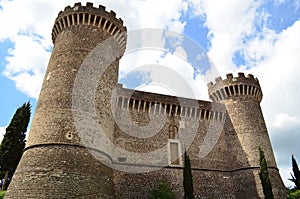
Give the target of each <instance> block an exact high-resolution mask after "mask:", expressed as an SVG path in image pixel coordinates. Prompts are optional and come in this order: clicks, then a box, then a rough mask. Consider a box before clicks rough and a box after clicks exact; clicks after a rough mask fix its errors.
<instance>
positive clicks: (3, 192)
mask: <svg viewBox="0 0 300 199" xmlns="http://www.w3.org/2000/svg"><path fill="white" fill-rule="evenodd" d="M5 192H6V191H0V199H3V198H4V194H5Z"/></svg>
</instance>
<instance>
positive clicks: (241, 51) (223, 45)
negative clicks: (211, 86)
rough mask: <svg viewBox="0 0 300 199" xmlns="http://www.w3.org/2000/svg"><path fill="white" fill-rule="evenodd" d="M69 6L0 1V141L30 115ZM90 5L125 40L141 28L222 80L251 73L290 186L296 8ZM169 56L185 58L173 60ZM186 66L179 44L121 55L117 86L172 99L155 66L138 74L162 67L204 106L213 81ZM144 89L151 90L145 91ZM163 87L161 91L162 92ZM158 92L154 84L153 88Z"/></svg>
mask: <svg viewBox="0 0 300 199" xmlns="http://www.w3.org/2000/svg"><path fill="white" fill-rule="evenodd" d="M75 2H76V1H73V0H66V1H50V0H26V1H22V0H10V1H8V0H0V23H1V26H2V28H1V30H0V86H1V90H0V91H1V92H0V102H1V103H0V113H1V114H0V133H1V134H3V133H4V129H5V126H6V125H8V123H9V121H10V119H11V117H12V115H13V113H14V112H15V110H16V109H17V108H18V107H19V106H20V105H21V104H23V103H24V102H27V101H30V102H31V104H32V108H33V110H34V109H35V105H36V101H37V99H38V94H39V90H40V88H41V84H42V80H43V76H44V73H45V70H46V67H47V63H48V60H49V57H50V51H51V48H52V43H51V29H52V25H53V22H54V20H55V17H56V16H57V13H58V12H59V11H60V10H62V9H63V8H64V7H65V6H66V5H69V4H70V5H73V4H74V3H75ZM84 2H85V1H84ZM91 2H94V4H96V5H98V4H103V5H105V6H107V8H108V10H110V9H112V10H114V11H115V12H116V13H117V15H118V16H119V17H122V19H123V21H124V22H125V25H126V26H127V28H128V32H129V33H130V32H131V31H133V30H135V29H141V28H157V29H164V30H170V31H175V32H177V33H178V34H179V35H183V36H184V38H188V40H189V41H193V42H195V43H197V45H199V46H201V47H202V48H203V50H204V51H205V52H207V55H208V57H209V59H210V60H211V61H212V62H213V63H214V65H215V67H216V68H217V71H218V73H219V74H220V75H221V76H222V77H223V78H224V77H225V75H226V74H227V73H234V74H235V75H236V74H237V72H245V73H252V74H253V75H254V76H256V77H258V79H259V80H260V84H261V87H262V89H263V93H264V99H263V101H262V104H261V105H262V109H263V112H264V115H265V120H266V123H267V127H268V130H269V134H270V138H271V142H272V144H273V149H274V152H275V155H276V160H277V163H278V167H279V169H280V172H281V174H282V177H283V180H284V182H285V184H286V185H291V183H289V182H288V180H287V178H289V177H290V176H289V172H290V167H291V160H290V159H291V155H292V154H294V155H295V157H296V159H297V160H298V162H300V150H299V144H298V143H297V140H298V137H299V129H300V108H299V106H298V102H299V101H300V90H299V89H300V83H299V79H300V72H298V71H299V70H298V67H299V66H300V59H299V57H300V37H299V35H300V1H298V0H269V1H267V0H228V1H218V0H207V1H206V0H165V1H158V0H143V1H141V0H128V1H126V2H125V1H124V0H114V1H109V0H103V1H91ZM182 44H184V42H183V43H182ZM170 46H171V45H170ZM170 46H169V47H170ZM173 47H174V46H173ZM174 53H178V54H179V55H182V56H183V57H185V58H186V59H185V60H184V59H179V60H177V59H174ZM172 55H173V56H172ZM193 59H195V55H193V53H192V51H190V52H188V51H187V50H186V48H184V45H181V46H180V45H177V46H175V47H174V48H173V49H172V50H170V51H166V52H161V51H159V52H148V51H145V52H143V53H141V52H138V53H128V54H125V56H124V57H123V59H122V60H121V64H120V77H119V82H120V83H123V84H124V86H126V87H129V88H133V89H134V88H139V89H141V90H147V91H152V92H154V91H155V92H156V91H157V92H162V93H167V94H172V92H171V90H172V91H174V90H176V88H169V85H168V84H167V81H166V80H165V79H164V78H162V75H161V74H159V73H158V71H157V70H156V68H155V67H152V68H151V69H149V68H145V67H143V66H145V65H149V64H152V65H163V66H166V67H169V68H171V69H172V70H173V71H175V72H176V74H180V75H181V77H182V78H183V79H184V80H185V81H186V82H187V83H188V84H189V85H190V86H191V88H192V89H193V90H199V91H200V92H197V93H196V94H195V97H196V98H198V99H205V100H206V99H208V96H207V90H206V83H207V80H210V79H211V78H212V77H210V78H208V77H204V75H203V74H201V73H195V70H194V69H193V67H191V65H189V63H186V62H189V61H191V60H193ZM202 70H205V69H204V68H202ZM166 73H167V71H166ZM175 76H176V75H175ZM203 80H204V81H203ZM168 81H170V82H172V81H175V80H172V79H170V80H168ZM151 82H155V83H156V84H155V85H154V84H153V85H151ZM163 84H165V85H167V87H166V88H163V86H162V85H163ZM157 85H161V86H160V88H159V86H157ZM179 90H180V89H179ZM177 91H178V90H176V92H175V94H178V95H182V96H185V95H186V93H185V92H184V91H182V92H180V91H178V92H177ZM187 97H189V96H187Z"/></svg>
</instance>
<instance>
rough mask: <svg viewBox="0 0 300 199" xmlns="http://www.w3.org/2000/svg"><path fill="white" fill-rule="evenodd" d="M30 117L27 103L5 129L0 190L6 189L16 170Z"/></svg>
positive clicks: (0, 162)
mask: <svg viewBox="0 0 300 199" xmlns="http://www.w3.org/2000/svg"><path fill="white" fill-rule="evenodd" d="M30 115H31V105H30V103H29V102H27V103H24V104H23V105H22V106H21V107H19V108H18V109H17V110H16V112H15V114H14V116H13V118H12V120H11V122H10V124H9V125H8V127H7V128H6V133H5V135H4V137H3V140H2V142H1V145H0V168H1V171H3V172H5V175H4V179H3V184H2V190H6V189H7V187H8V178H9V176H12V175H13V173H14V171H15V170H16V168H17V165H18V163H19V161H20V159H21V156H22V153H23V150H24V147H25V142H26V140H25V136H26V135H25V133H26V131H27V127H28V123H29V120H30Z"/></svg>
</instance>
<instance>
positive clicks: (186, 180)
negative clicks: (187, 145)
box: [183, 151, 194, 199]
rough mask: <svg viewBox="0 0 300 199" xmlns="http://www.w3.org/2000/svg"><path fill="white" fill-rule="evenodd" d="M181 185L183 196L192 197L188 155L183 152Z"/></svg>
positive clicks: (192, 189)
mask: <svg viewBox="0 0 300 199" xmlns="http://www.w3.org/2000/svg"><path fill="white" fill-rule="evenodd" d="M183 187H184V198H187V199H194V187H193V176H192V170H191V162H190V157H189V156H188V154H187V153H186V151H185V152H184V167H183Z"/></svg>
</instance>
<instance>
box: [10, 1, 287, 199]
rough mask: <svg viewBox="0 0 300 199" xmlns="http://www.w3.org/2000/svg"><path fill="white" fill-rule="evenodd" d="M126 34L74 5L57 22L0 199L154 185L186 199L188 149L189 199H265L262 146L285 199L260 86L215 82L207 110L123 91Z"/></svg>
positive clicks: (135, 190)
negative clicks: (23, 141)
mask: <svg viewBox="0 0 300 199" xmlns="http://www.w3.org/2000/svg"><path fill="white" fill-rule="evenodd" d="M126 32H127V30H126V27H125V26H123V21H122V20H121V19H118V18H116V14H115V13H114V12H113V11H110V12H107V11H106V10H105V7H103V6H101V5H100V6H99V7H98V8H95V7H93V4H92V3H87V4H86V5H85V6H83V5H81V4H80V3H76V4H75V5H74V6H73V7H70V6H68V7H66V8H65V10H64V11H62V12H60V13H59V14H58V17H57V19H56V20H55V23H54V27H53V31H52V39H53V44H54V47H53V51H52V55H51V58H50V61H49V65H48V68H47V71H46V74H45V78H44V82H43V86H42V90H41V93H40V96H39V100H38V104H37V107H36V111H35V114H34V119H33V122H32V126H31V130H30V134H29V138H28V141H27V145H26V148H25V151H24V154H23V156H22V159H21V161H20V163H19V165H18V168H17V170H16V172H15V175H14V177H13V179H12V182H11V184H10V186H9V189H8V191H7V193H6V195H5V198H105V199H106V198H122V199H126V198H128V199H131V198H148V196H149V192H150V190H151V189H153V188H154V187H155V186H157V185H158V183H159V182H167V183H168V184H169V185H170V187H171V189H172V191H173V192H174V193H175V198H183V196H184V191H183V169H182V168H183V166H184V165H183V157H182V153H183V152H184V150H187V153H188V154H189V156H190V159H191V167H192V175H193V182H194V195H195V198H216V199H217V198H220V199H224V198H237V199H239V198H251V199H252V198H264V196H263V192H262V186H261V182H260V179H259V152H258V148H259V147H261V148H262V149H263V150H264V152H265V156H266V158H267V163H268V166H269V174H270V179H271V183H272V187H273V193H274V195H275V198H278V199H281V198H286V193H285V187H284V185H283V182H282V180H281V178H280V175H279V172H278V168H277V165H276V162H275V158H274V155H273V150H272V146H271V143H270V139H269V136H268V132H267V129H266V125H265V121H264V117H263V114H262V111H261V107H260V102H261V100H262V96H263V94H262V91H261V88H260V85H259V81H258V80H257V79H256V78H254V77H253V76H252V75H250V74H249V75H248V76H247V77H246V76H245V75H244V74H243V73H238V76H237V77H234V76H233V75H232V74H227V78H226V79H224V80H222V79H221V78H220V77H218V78H216V82H214V83H209V84H208V93H209V97H210V99H211V100H212V102H208V101H202V100H195V99H188V98H182V97H175V96H167V95H162V94H155V93H147V92H142V91H135V90H130V89H125V88H123V87H122V85H120V84H118V82H117V81H118V67H119V66H118V65H119V60H120V59H121V57H122V55H123V54H124V52H125V47H126V38H127V37H126ZM99 77H100V78H99ZM79 124H80V125H79ZM142 135H143V136H142ZM140 154H144V155H140ZM149 154H152V155H151V156H150V155H149Z"/></svg>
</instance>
